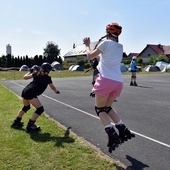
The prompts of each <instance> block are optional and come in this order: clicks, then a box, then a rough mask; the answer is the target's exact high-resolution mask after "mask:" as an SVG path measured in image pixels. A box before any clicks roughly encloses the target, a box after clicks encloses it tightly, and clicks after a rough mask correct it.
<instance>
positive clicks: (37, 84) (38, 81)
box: [11, 63, 60, 132]
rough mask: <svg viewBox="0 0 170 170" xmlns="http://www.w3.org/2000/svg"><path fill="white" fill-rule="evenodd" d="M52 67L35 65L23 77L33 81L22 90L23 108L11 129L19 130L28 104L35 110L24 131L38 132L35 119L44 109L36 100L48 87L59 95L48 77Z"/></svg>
mask: <svg viewBox="0 0 170 170" xmlns="http://www.w3.org/2000/svg"><path fill="white" fill-rule="evenodd" d="M51 70H52V67H51V65H50V64H49V63H43V64H42V65H41V67H39V66H37V65H35V66H33V67H32V68H31V69H30V72H28V73H26V74H25V75H24V79H25V80H28V79H31V78H33V80H32V81H31V82H30V83H29V84H28V85H27V86H26V87H25V88H24V89H23V91H22V95H21V96H22V98H23V99H22V100H23V108H22V109H21V110H19V112H18V115H17V117H16V119H15V120H14V121H13V123H12V125H11V127H16V128H21V127H22V126H23V124H24V123H23V122H21V119H22V117H23V115H24V114H25V113H26V112H27V111H28V110H29V109H30V104H31V105H32V106H34V107H35V108H36V110H35V112H34V113H33V115H32V117H31V119H30V120H29V121H28V124H27V127H26V130H27V132H30V131H35V130H40V126H37V125H36V124H35V122H36V120H37V118H38V117H39V116H40V115H41V114H42V113H43V112H44V107H43V106H42V104H41V102H40V101H39V99H38V96H39V95H41V94H42V93H43V92H44V91H45V90H46V88H47V86H48V85H49V87H50V88H51V89H52V90H53V91H54V92H55V93H57V94H58V93H60V92H59V91H58V90H57V89H56V87H55V86H54V85H53V82H52V79H51V77H50V76H49V75H48V74H49V73H50V71H51Z"/></svg>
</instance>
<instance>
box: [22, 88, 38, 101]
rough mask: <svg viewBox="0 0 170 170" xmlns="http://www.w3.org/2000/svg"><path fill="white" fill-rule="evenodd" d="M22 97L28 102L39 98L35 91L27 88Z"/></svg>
mask: <svg viewBox="0 0 170 170" xmlns="http://www.w3.org/2000/svg"><path fill="white" fill-rule="evenodd" d="M21 96H22V97H23V98H24V99H26V100H31V99H33V98H37V93H36V92H35V91H34V90H33V89H30V88H27V87H25V88H24V89H23V91H22V94H21Z"/></svg>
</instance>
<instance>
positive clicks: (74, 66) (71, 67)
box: [69, 65, 84, 71]
mask: <svg viewBox="0 0 170 170" xmlns="http://www.w3.org/2000/svg"><path fill="white" fill-rule="evenodd" d="M69 70H71V71H84V69H83V67H82V66H80V65H72V66H70V68H69Z"/></svg>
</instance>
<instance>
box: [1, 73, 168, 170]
mask: <svg viewBox="0 0 170 170" xmlns="http://www.w3.org/2000/svg"><path fill="white" fill-rule="evenodd" d="M137 77H138V84H139V87H131V86H129V76H124V89H123V92H122V94H121V96H120V97H119V98H118V102H116V103H114V105H113V106H114V107H115V109H116V110H117V111H118V113H119V114H120V116H121V118H122V120H123V121H124V123H125V124H126V125H127V126H128V127H129V128H130V129H131V130H132V131H133V132H134V133H135V134H136V138H135V139H133V140H130V141H129V142H126V143H124V144H123V145H121V146H120V147H119V148H118V149H116V151H114V152H113V153H112V154H110V153H108V150H107V147H106V143H107V136H106V134H105V132H104V128H103V126H102V124H101V122H100V120H99V118H98V117H97V116H96V113H95V111H94V99H93V98H91V97H89V93H90V90H91V77H81V78H59V79H53V81H54V84H55V85H56V87H58V89H59V91H60V92H61V94H59V95H56V94H54V93H53V92H52V91H51V90H50V89H49V88H48V89H47V90H46V91H45V93H44V94H43V96H40V100H41V101H42V103H43V105H44V107H45V110H46V113H47V114H48V115H50V116H51V117H52V118H54V119H56V120H57V121H59V122H60V123H61V124H63V125H65V126H66V127H69V126H71V128H72V131H73V132H75V133H76V134H77V135H78V136H80V137H83V138H84V139H85V140H87V141H89V142H90V143H92V144H93V145H95V146H97V147H98V148H100V150H101V151H102V152H104V153H105V154H107V155H109V156H110V157H111V158H114V159H118V160H120V162H122V163H123V164H125V165H126V166H127V167H128V168H129V169H131V170H144V169H146V170H147V169H149V170H169V169H170V168H169V162H170V123H169V121H170V74H153V75H140V73H139V74H138V76H137ZM28 82H29V81H28V80H27V81H26V80H17V81H16V80H14V81H2V84H4V85H5V86H7V87H8V88H9V89H11V90H12V91H14V92H15V93H16V94H18V95H20V93H21V90H22V88H23V87H24V86H25V85H27V84H28ZM42 128H43V127H42Z"/></svg>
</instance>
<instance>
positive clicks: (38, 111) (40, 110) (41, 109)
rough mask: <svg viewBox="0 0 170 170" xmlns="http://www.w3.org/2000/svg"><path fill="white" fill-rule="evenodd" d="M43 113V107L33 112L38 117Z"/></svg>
mask: <svg viewBox="0 0 170 170" xmlns="http://www.w3.org/2000/svg"><path fill="white" fill-rule="evenodd" d="M43 112H44V107H43V106H41V107H39V108H37V110H36V111H35V113H37V114H38V115H41V114H42V113H43Z"/></svg>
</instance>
